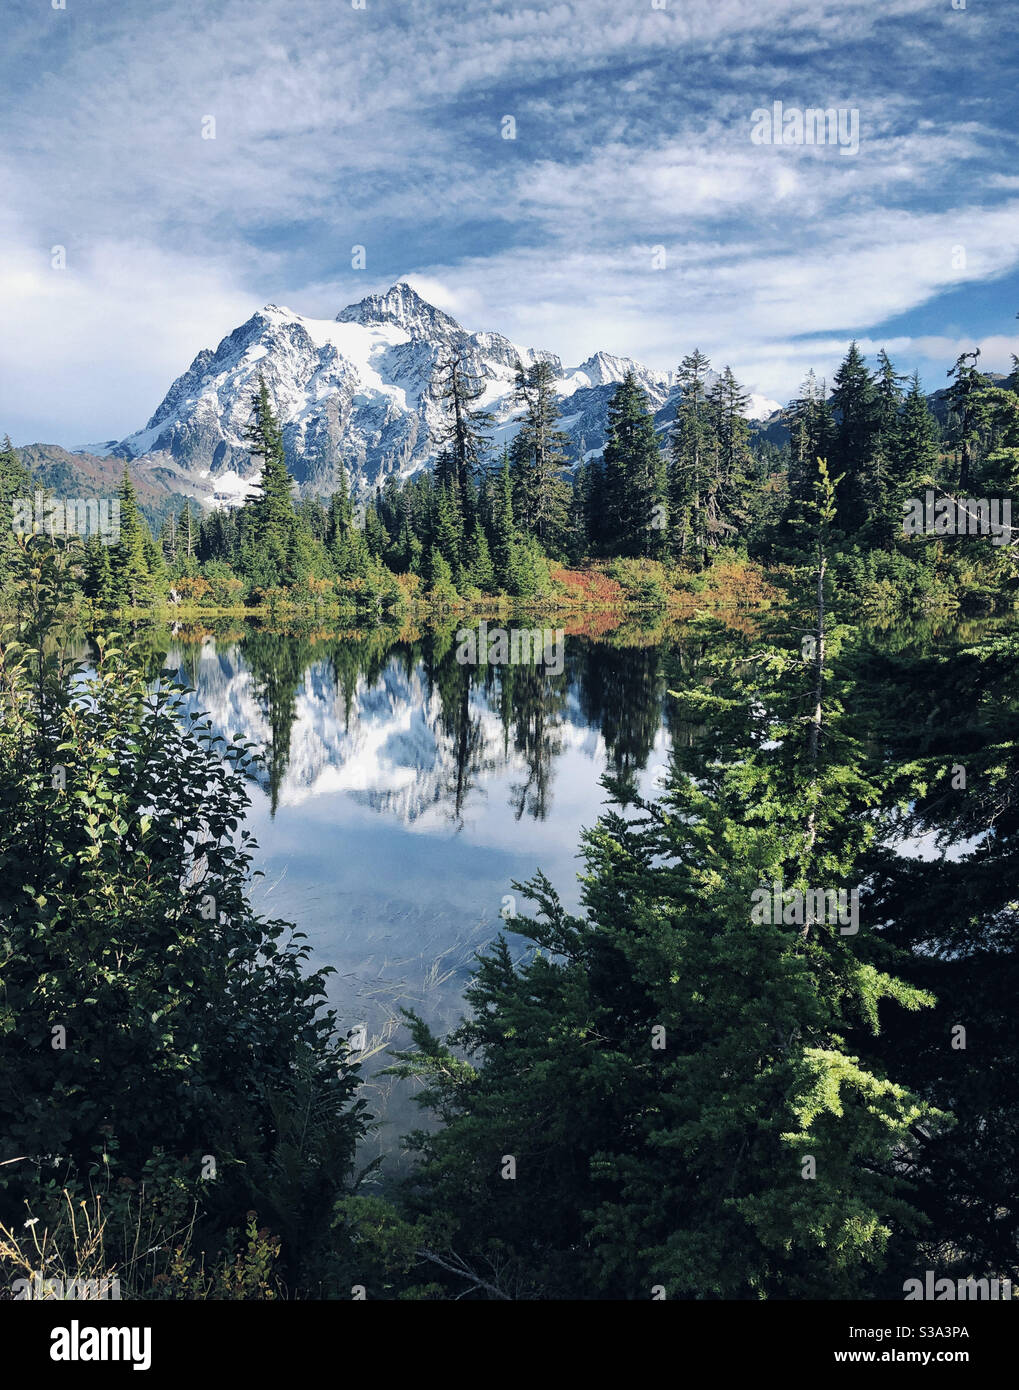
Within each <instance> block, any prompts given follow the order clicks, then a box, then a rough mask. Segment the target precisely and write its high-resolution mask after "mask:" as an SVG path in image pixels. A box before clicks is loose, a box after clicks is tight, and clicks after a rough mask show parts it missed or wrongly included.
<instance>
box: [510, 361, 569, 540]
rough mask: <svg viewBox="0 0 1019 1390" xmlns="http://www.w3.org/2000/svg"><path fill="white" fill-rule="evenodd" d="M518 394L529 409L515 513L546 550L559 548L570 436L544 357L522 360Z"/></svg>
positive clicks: (517, 455)
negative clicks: (560, 425) (559, 427)
mask: <svg viewBox="0 0 1019 1390" xmlns="http://www.w3.org/2000/svg"><path fill="white" fill-rule="evenodd" d="M514 398H515V400H516V402H517V404H518V405H520V406H522V407H523V415H522V417H521V423H520V428H519V429H518V431H517V433H516V435H515V436H514V438H513V443H512V446H511V461H512V474H513V512H514V516H515V517H516V520H517V525H518V526H520V527H521V528H522V529H523V530H524V531H526V532H528V533H529V534H531V535H533V536H535V537H536V538H537V540H538V542H539V543H540V544H541V545H542V546H543V547H544V548H545V549H546V550H552V551H555V550H557V549H558V548H559V547H561V545H562V544H563V540H564V538H565V532H566V507H567V501H568V496H569V493H568V488H567V485H566V484H565V483H564V482H563V480H562V479H561V477H560V476H559V474H560V471H561V470H562V468H563V467H564V466H565V464H566V460H567V453H566V450H567V447H568V445H569V436H568V435H566V434H564V433H563V432H562V431H561V430H557V429H556V422H557V421H558V419H559V415H560V410H559V400H558V397H557V396H556V392H555V373H554V372H553V370H552V367H551V365H550V363H548V362H547V361H545V359H544V358H540V359H539V360H538V361H537V362H535V363H533V364H532V365H531V366H530V367H528V368H526V369H525V368H524V367H523V365H522V364H521V363H520V362H519V361H518V362H517V366H516V387H515V390H514Z"/></svg>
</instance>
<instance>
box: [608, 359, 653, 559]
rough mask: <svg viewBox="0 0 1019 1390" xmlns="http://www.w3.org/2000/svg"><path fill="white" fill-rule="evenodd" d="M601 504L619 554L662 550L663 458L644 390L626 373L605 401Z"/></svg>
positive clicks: (649, 553)
mask: <svg viewBox="0 0 1019 1390" xmlns="http://www.w3.org/2000/svg"><path fill="white" fill-rule="evenodd" d="M604 470H605V509H606V515H607V520H608V525H609V531H610V534H611V535H612V536H613V538H614V541H613V544H614V548H615V550H616V552H617V553H618V554H620V555H646V556H655V555H660V554H661V553H662V551H663V549H664V545H665V528H666V525H667V521H666V477H665V461H664V459H663V458H662V452H661V450H660V449H659V447H658V437H657V435H656V433H655V422H654V417H653V415H652V414H651V410H650V407H649V405H648V398H647V393H646V391H645V390H644V389H643V387H642V386H640V385H639V384H638V382H637V379H636V377H635V376H634V375H633V373H632V372H627V373H626V375H625V376H624V378H623V380H622V381H621V382H620V383H619V385H618V386H617V387H616V389H615V391H614V393H613V395H612V399H611V401H610V402H609V415H608V431H607V434H606V438H605V454H604Z"/></svg>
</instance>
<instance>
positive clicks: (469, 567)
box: [465, 518, 495, 594]
mask: <svg viewBox="0 0 1019 1390" xmlns="http://www.w3.org/2000/svg"><path fill="white" fill-rule="evenodd" d="M465 576H466V579H467V581H468V582H469V583H471V584H473V585H474V586H475V587H476V588H478V589H480V590H481V592H482V593H483V594H491V593H493V592H494V591H495V570H494V568H493V566H492V556H491V552H490V551H489V548H488V538H487V537H486V535H485V531H484V527H483V526H482V525H481V521H480V518H478V519H475V522H474V530H473V531H472V532H471V536H470V540H469V542H468V544H467V563H466V566H465Z"/></svg>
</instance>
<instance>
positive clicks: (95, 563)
mask: <svg viewBox="0 0 1019 1390" xmlns="http://www.w3.org/2000/svg"><path fill="white" fill-rule="evenodd" d="M82 589H83V590H84V593H85V595H86V597H87V598H90V599H91V600H92V602H93V603H94V604H96V606H97V607H99V608H108V607H109V605H110V602H111V599H112V593H113V576H112V572H111V570H110V555H109V551H108V550H107V548H106V546H105V545H104V544H103V541H102V538H101V537H100V536H99V533H98V532H93V534H92V535H91V536H89V538H88V540H87V541H86V542H85V565H84V575H83V578H82Z"/></svg>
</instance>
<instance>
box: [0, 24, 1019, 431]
mask: <svg viewBox="0 0 1019 1390" xmlns="http://www.w3.org/2000/svg"><path fill="white" fill-rule="evenodd" d="M10 10H11V13H10V16H9V18H8V22H7V29H6V39H7V42H6V44H5V50H4V54H3V57H2V58H0V120H2V123H3V129H4V133H5V140H4V142H3V147H2V148H3V153H2V154H0V177H3V179H4V186H5V189H6V197H5V200H4V203H3V206H2V207H0V256H2V261H0V264H2V265H3V272H2V277H3V286H4V288H5V291H6V292H5V294H4V297H3V301H2V306H3V307H2V312H3V313H4V315H5V317H6V319H7V331H5V332H4V333H3V334H2V335H0V336H2V342H0V428H10V429H11V432H12V434H14V435H15V436H16V437H21V438H28V437H33V438H40V437H41V438H50V439H57V440H61V441H63V442H77V441H79V440H81V439H82V438H89V437H92V438H95V437H101V436H106V437H111V436H115V435H119V434H123V433H126V432H127V431H128V430H129V429H132V428H135V427H136V426H137V425H138V424H139V423H140V422H141V420H142V419H144V418H146V417H147V416H148V414H149V413H150V412H151V410H152V409H153V407H154V405H155V404H156V402H157V401H158V399H159V397H160V396H161V395H162V394H163V392H164V390H165V388H166V385H167V384H168V379H169V378H170V377H171V376H173V375H174V374H176V373H177V372H179V371H180V370H182V368H183V367H184V366H185V365H186V363H187V361H188V360H189V359H190V357H191V356H192V355H193V354H194V352H195V351H197V349H198V348H199V347H201V346H204V345H207V344H208V345H214V344H215V343H216V342H217V341H218V340H219V338H220V337H222V336H223V334H225V333H227V332H229V331H230V330H231V329H232V328H233V327H234V326H235V325H236V324H237V322H239V321H240V320H241V319H243V318H245V317H247V315H248V314H249V313H250V312H251V311H252V310H253V309H254V308H255V307H257V306H258V305H259V304H261V303H263V302H265V301H267V300H275V301H277V302H284V303H289V304H291V305H292V306H293V307H294V308H297V309H299V310H301V311H303V312H308V313H313V314H329V315H331V314H334V313H335V312H336V310H337V309H338V308H339V307H341V306H342V304H344V303H346V302H348V301H349V300H352V299H355V298H359V297H360V296H361V295H362V294H364V293H365V292H367V290H369V289H371V288H377V287H379V286H380V285H382V284H385V283H389V282H390V281H392V280H393V279H396V278H399V277H410V278H415V282H416V283H417V284H418V285H419V287H420V288H421V289H422V291H423V292H426V293H427V292H428V289H429V287H430V288H431V294H432V297H433V298H435V299H437V300H438V299H440V298H441V297H442V296H445V299H444V301H443V306H444V307H447V308H449V309H450V310H451V311H453V312H458V313H460V314H461V315H462V316H463V317H464V318H465V320H466V321H468V322H469V324H470V326H471V327H475V328H480V327H485V328H494V329H499V330H501V331H504V332H507V333H508V334H510V335H511V336H514V337H516V338H517V339H518V340H521V341H527V342H533V343H535V345H540V346H546V347H549V348H552V349H553V350H555V351H557V352H559V353H560V354H561V355H562V356H563V357H564V358H567V359H573V360H579V359H580V358H581V357H583V356H586V355H588V353H590V352H591V351H593V350H595V349H596V348H599V347H602V348H607V349H609V350H613V351H617V352H621V353H628V354H630V355H633V356H637V357H641V358H644V359H646V360H649V361H651V362H652V363H654V364H657V365H661V366H663V367H664V366H672V365H674V362H675V359H676V357H677V356H678V355H679V354H681V353H682V352H684V351H686V350H688V349H689V347H690V346H692V344H693V343H694V342H695V341H696V342H700V343H701V344H702V345H703V346H705V347H706V348H710V350H711V351H713V352H714V353H716V354H717V355H719V356H721V357H724V358H725V359H728V360H731V361H732V362H733V365H734V367H735V366H737V365H738V364H741V363H742V364H744V370H745V371H746V372H748V373H751V374H752V377H753V379H752V380H751V381H750V384H751V385H752V386H753V387H754V388H755V389H758V390H762V391H765V392H767V393H768V394H771V395H780V394H783V393H788V390H789V389H790V387H789V383H790V381H791V380H792V377H793V375H794V374H796V373H798V372H799V370H800V365H801V363H802V354H803V353H804V352H805V351H808V350H810V349H811V348H812V346H816V347H817V348H818V350H820V345H821V344H822V343H823V342H829V341H836V340H838V341H841V340H842V339H843V337H844V336H845V335H848V334H850V333H853V332H857V333H859V334H861V335H867V334H868V333H872V334H873V336H874V337H875V340H877V338H878V337H879V333H878V329H879V326H880V325H881V324H882V323H885V322H886V321H889V320H892V321H894V322H895V331H896V332H897V334H898V337H899V339H900V340H902V341H903V342H906V341H908V340H910V339H912V338H914V337H916V338H919V337H921V336H922V337H924V339H925V341H927V342H933V341H935V340H936V339H937V338H938V337H939V336H940V337H943V338H944V339H945V341H946V342H947V341H949V340H950V339H951V340H952V341H955V340H956V339H957V338H958V334H957V332H956V331H955V328H956V326H955V325H954V323H953V325H951V326H950V325H948V324H947V323H946V325H945V328H946V332H945V333H943V334H940V335H939V334H938V333H931V332H930V331H929V330H930V324H929V322H927V321H925V323H924V324H923V325H922V327H923V330H924V331H923V333H920V332H919V331H918V332H917V333H916V334H913V333H911V332H909V331H908V330H909V325H908V324H906V326H905V327H906V330H907V331H906V332H905V333H903V331H902V329H903V325H902V324H901V323H900V322H899V321H898V320H899V319H900V318H901V316H903V315H907V316H908V315H909V314H910V313H912V312H913V311H915V310H917V309H918V307H919V306H924V305H928V306H929V305H931V304H932V303H936V302H937V300H938V296H940V295H942V294H945V293H947V292H950V291H952V290H955V289H957V288H958V287H959V286H960V285H961V284H972V285H983V284H988V283H992V282H994V281H995V280H996V278H997V277H1002V276H1007V275H1009V274H1011V273H1012V272H1013V271H1014V270H1015V269H1016V267H1017V265H1019V242H1017V236H1016V233H1015V231H1014V230H1013V228H1014V226H1015V223H1016V217H1015V213H1016V207H1017V204H1016V201H1015V194H1016V184H1015V181H1014V179H1012V177H1011V175H1010V174H1009V173H1008V172H1007V171H1008V169H1009V168H1010V167H1011V164H1012V162H1013V161H1014V156H1015V139H1014V134H1012V133H1010V132H1011V131H1012V129H1013V125H1012V117H1014V98H1013V96H1012V85H1011V82H1010V79H1009V78H1008V74H1007V67H1006V63H1007V53H1008V50H1009V46H1010V45H1013V46H1014V42H1015V38H1016V28H1017V24H1016V18H1015V16H1014V14H1013V12H1012V10H1011V9H1010V7H1009V5H1008V4H1007V3H1005V0H982V3H981V5H980V6H975V5H971V6H970V7H969V8H968V9H967V10H966V11H954V10H953V9H952V8H951V6H950V5H949V4H947V0H946V3H945V4H943V5H939V4H931V3H930V0H884V3H882V4H881V5H879V6H878V5H875V4H874V3H873V0H842V3H840V4H839V5H838V6H837V7H836V6H831V7H829V6H819V5H817V3H816V0H771V3H769V4H768V5H761V4H760V3H759V0H683V3H679V0H667V3H666V5H665V8H664V9H653V8H652V6H651V0H632V2H631V0H627V3H626V4H621V3H619V0H582V2H581V0H576V2H575V3H569V2H566V3H552V4H548V5H544V4H537V3H533V4H527V3H524V4H519V3H508V2H507V0H496V3H491V4H486V5H468V4H466V3H465V2H464V0H433V3H430V4H429V5H428V6H423V5H421V4H419V3H415V0H389V2H388V3H382V2H381V0H367V7H366V9H364V10H355V9H354V8H353V6H351V5H348V4H345V3H344V0H337V3H336V4H334V5H329V6H324V5H322V4H321V3H319V0H264V2H263V3H259V4H257V5H252V4H250V2H249V0H220V3H217V4H216V5H214V6H213V5H210V6H195V5H193V4H190V3H187V0H149V2H148V3H146V4H145V5H131V6H127V5H124V4H123V3H120V0H93V2H92V3H90V4H89V5H88V6H84V5H78V4H76V3H75V0H70V3H69V5H68V8H67V10H64V11H54V10H52V9H51V8H49V7H45V6H43V5H41V4H37V3H34V0H12V4H11V5H10ZM776 99H778V100H784V101H785V102H786V104H787V105H788V104H799V105H804V106H805V105H813V104H816V105H825V106H827V105H851V106H853V107H854V108H857V109H858V110H859V113H860V129H861V144H860V151H859V154H858V155H857V156H855V157H853V158H840V157H839V155H838V152H837V151H835V150H832V149H825V148H821V149H807V148H795V147H794V148H778V149H776V148H764V147H760V146H754V145H752V144H751V143H750V140H749V125H750V115H751V112H752V111H753V109H754V108H755V107H757V106H760V105H762V104H767V103H770V102H771V101H773V100H776ZM506 115H512V116H513V118H514V120H515V122H516V138H515V139H514V140H505V139H503V138H502V127H501V122H502V119H503V117H504V116H506ZM210 117H211V118H213V119H214V121H215V128H214V129H215V138H213V139H209V138H203V130H204V132H205V134H206V135H208V134H209V133H210V132H211V129H212V128H211V126H210V123H209V120H208V118H210ZM56 244H60V245H63V246H64V247H66V251H67V269H66V270H63V271H59V270H52V269H51V268H50V252H51V247H52V246H54V245H56ZM355 244H357V245H363V246H365V247H366V249H367V258H368V266H367V271H366V272H362V273H357V272H355V271H353V270H352V269H351V263H350V262H351V248H352V247H353V246H354V245H355ZM959 245H962V246H963V247H964V248H965V265H964V266H962V267H960V266H959V265H958V264H957V261H958V256H955V257H954V259H953V248H954V247H957V246H959ZM659 246H664V247H665V250H666V256H667V265H666V268H665V269H664V270H658V271H652V270H651V256H652V254H653V248H656V247H659ZM953 305H954V301H953ZM952 312H953V315H954V316H955V317H957V316H958V307H957V306H954V307H953V311H952ZM1012 312H1013V311H1012V310H1009V309H1006V310H1004V311H1003V314H1002V319H1001V320H1000V321H998V322H997V323H996V324H992V323H990V322H988V321H986V318H987V313H986V309H984V310H982V311H981V315H982V317H981V315H976V316H975V317H974V321H973V322H972V324H970V325H968V327H969V328H970V329H971V331H972V333H973V334H974V335H976V336H979V337H983V338H985V339H988V340H990V339H991V338H992V337H993V336H994V334H995V333H999V334H1000V333H1002V332H1004V331H1005V323H1004V319H1006V318H1007V319H1011V313H1012ZM918 351H919V349H918ZM820 365H822V364H820V363H819V366H820ZM905 365H907V366H911V365H912V363H906V364H905ZM935 365H937V366H940V364H935Z"/></svg>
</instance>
